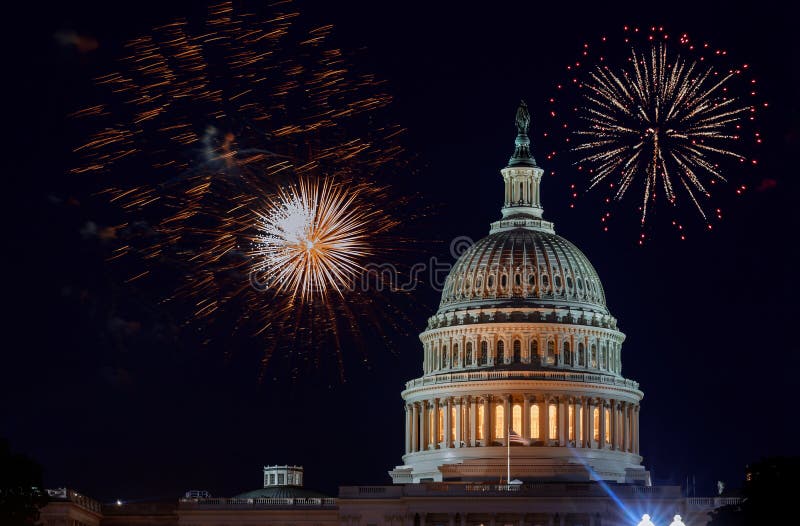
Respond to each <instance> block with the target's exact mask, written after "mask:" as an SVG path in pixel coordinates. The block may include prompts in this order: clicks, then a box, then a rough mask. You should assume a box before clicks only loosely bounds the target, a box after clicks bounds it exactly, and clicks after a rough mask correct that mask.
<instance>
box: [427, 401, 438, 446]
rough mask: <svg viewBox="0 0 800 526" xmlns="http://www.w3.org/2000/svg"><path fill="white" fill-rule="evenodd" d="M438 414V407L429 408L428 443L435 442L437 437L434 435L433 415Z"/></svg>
mask: <svg viewBox="0 0 800 526" xmlns="http://www.w3.org/2000/svg"><path fill="white" fill-rule="evenodd" d="M434 416H436V409H435V408H434V407H433V406H431V407H429V408H428V443H429V444H434V443H435V442H436V437H435V436H434V435H433V417H434Z"/></svg>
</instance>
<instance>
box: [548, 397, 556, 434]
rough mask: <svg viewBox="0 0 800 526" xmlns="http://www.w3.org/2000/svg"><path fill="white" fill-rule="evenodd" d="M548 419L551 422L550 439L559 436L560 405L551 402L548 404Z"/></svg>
mask: <svg viewBox="0 0 800 526" xmlns="http://www.w3.org/2000/svg"><path fill="white" fill-rule="evenodd" d="M547 419H548V420H549V423H550V439H551V440H555V439H557V438H558V406H557V405H556V404H550V405H548V406H547Z"/></svg>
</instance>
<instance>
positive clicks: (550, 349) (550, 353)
mask: <svg viewBox="0 0 800 526" xmlns="http://www.w3.org/2000/svg"><path fill="white" fill-rule="evenodd" d="M547 363H548V365H553V364H554V363H556V342H554V341H553V340H550V341H548V342H547Z"/></svg>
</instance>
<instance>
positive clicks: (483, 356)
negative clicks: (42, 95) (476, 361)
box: [481, 340, 489, 365]
mask: <svg viewBox="0 0 800 526" xmlns="http://www.w3.org/2000/svg"><path fill="white" fill-rule="evenodd" d="M488 349H489V344H488V343H487V342H486V340H484V341H482V342H481V365H486V361H487V359H488V358H487V355H488V354H489V353H488Z"/></svg>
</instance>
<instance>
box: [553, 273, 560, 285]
mask: <svg viewBox="0 0 800 526" xmlns="http://www.w3.org/2000/svg"><path fill="white" fill-rule="evenodd" d="M553 283H555V285H556V288H557V289H560V288H561V276H559V275H558V274H556V276H555V277H554V278H553Z"/></svg>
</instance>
